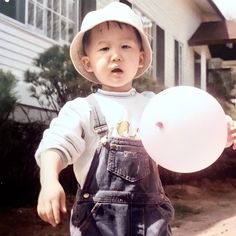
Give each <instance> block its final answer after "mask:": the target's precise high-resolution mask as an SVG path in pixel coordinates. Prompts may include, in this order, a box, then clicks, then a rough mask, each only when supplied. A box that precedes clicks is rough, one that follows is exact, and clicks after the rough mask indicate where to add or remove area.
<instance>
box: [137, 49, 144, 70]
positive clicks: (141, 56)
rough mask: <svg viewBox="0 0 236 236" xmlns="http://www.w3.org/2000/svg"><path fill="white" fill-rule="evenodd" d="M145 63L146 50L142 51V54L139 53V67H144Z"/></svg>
mask: <svg viewBox="0 0 236 236" xmlns="http://www.w3.org/2000/svg"><path fill="white" fill-rule="evenodd" d="M143 65H144V51H141V52H140V55H139V66H138V68H143Z"/></svg>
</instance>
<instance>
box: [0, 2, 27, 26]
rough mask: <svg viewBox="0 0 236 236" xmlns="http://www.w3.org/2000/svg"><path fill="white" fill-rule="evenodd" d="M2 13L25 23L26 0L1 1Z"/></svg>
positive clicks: (0, 8)
mask: <svg viewBox="0 0 236 236" xmlns="http://www.w3.org/2000/svg"><path fill="white" fill-rule="evenodd" d="M0 13H2V14H4V15H6V16H9V17H11V18H13V19H15V20H18V21H20V22H22V23H25V0H21V1H17V0H11V1H8V2H6V1H3V0H0Z"/></svg>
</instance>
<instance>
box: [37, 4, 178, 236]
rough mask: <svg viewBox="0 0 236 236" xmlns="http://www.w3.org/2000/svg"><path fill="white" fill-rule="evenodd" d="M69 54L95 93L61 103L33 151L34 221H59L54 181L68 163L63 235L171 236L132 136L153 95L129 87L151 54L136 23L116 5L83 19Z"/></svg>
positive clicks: (155, 177) (153, 177) (151, 170)
mask: <svg viewBox="0 0 236 236" xmlns="http://www.w3.org/2000/svg"><path fill="white" fill-rule="evenodd" d="M70 53H71V59H72V62H73V64H74V66H75V68H76V69H77V71H78V72H79V73H80V74H81V75H83V76H84V77H85V78H86V79H88V80H90V81H93V82H95V83H99V84H101V89H99V90H98V91H97V92H96V93H94V94H92V95H90V96H88V97H87V98H77V99H75V100H73V101H70V102H68V103H67V104H66V105H65V106H64V107H63V108H62V109H61V111H60V114H59V116H58V117H57V118H55V119H54V120H53V121H52V122H51V125H50V127H49V129H47V130H46V131H45V132H44V135H43V139H42V141H41V143H40V145H39V148H38V150H37V152H36V160H37V163H38V164H39V166H40V169H41V171H40V181H41V191H40V194H39V199H38V207H37V210H38V214H39V216H40V217H41V218H42V219H43V220H44V221H46V222H49V223H50V224H52V225H53V226H56V225H57V224H58V223H59V222H60V212H66V205H65V193H64V190H63V188H62V186H61V184H60V183H59V181H58V175H59V173H60V171H61V170H62V169H63V168H65V167H66V166H67V165H69V164H73V168H74V173H75V176H76V179H77V181H78V186H79V187H78V192H77V196H76V202H75V204H74V206H73V209H72V212H71V221H70V222H71V223H70V233H71V235H85V236H91V235H93V236H95V235H100V236H107V235H112V236H113V235H120V236H124V235H147V236H153V235H163V236H164V235H165V236H166V235H171V229H170V221H171V219H172V217H173V212H174V211H173V207H172V205H171V203H170V201H169V199H168V198H167V197H166V195H165V193H164V191H163V187H162V185H161V181H160V178H159V173H158V168H157V164H156V163H155V162H154V161H153V160H152V159H151V158H150V157H149V156H148V155H147V153H146V152H145V150H144V148H143V146H142V144H141V141H140V138H139V136H138V128H139V122H140V118H141V115H142V111H143V109H144V107H145V105H146V104H147V102H148V101H149V99H150V97H152V96H153V93H151V92H145V93H138V92H136V91H135V89H134V88H132V82H133V80H134V79H136V78H137V77H139V76H140V75H142V74H143V73H144V72H145V71H146V70H147V69H148V67H149V65H150V63H151V55H152V52H151V48H150V44H149V42H148V38H147V36H146V35H145V33H144V31H143V27H142V22H141V20H140V18H139V17H138V16H137V15H136V14H135V13H134V12H133V11H132V10H131V8H129V7H128V6H126V5H125V4H122V3H119V2H112V3H111V4H109V5H108V6H106V7H105V8H103V9H101V10H97V11H93V12H90V13H88V14H87V15H86V17H85V18H84V20H83V23H82V26H81V31H80V32H79V33H78V34H77V35H76V36H75V38H74V40H73V42H72V44H71V48H70Z"/></svg>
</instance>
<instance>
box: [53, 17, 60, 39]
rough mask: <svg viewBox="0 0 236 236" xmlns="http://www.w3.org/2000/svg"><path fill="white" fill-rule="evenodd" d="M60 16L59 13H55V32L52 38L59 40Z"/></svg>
mask: <svg viewBox="0 0 236 236" xmlns="http://www.w3.org/2000/svg"><path fill="white" fill-rule="evenodd" d="M59 20H60V18H59V16H58V15H57V14H55V13H54V14H53V33H52V38H53V39H55V40H59Z"/></svg>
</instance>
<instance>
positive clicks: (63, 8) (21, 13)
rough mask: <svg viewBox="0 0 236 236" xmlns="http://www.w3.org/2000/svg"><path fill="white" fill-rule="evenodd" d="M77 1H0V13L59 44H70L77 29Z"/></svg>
mask: <svg viewBox="0 0 236 236" xmlns="http://www.w3.org/2000/svg"><path fill="white" fill-rule="evenodd" d="M78 8H79V0H10V1H9V2H6V1H0V12H1V13H3V14H5V15H7V16H9V17H11V18H13V19H15V20H18V21H20V22H22V23H24V24H25V25H27V26H28V27H29V28H30V29H31V30H33V31H36V32H38V33H40V34H42V35H45V36H47V37H49V38H52V39H54V40H56V41H59V42H64V43H65V42H70V41H71V40H72V39H73V36H74V34H75V32H77V29H78V20H79V9H78Z"/></svg>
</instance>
